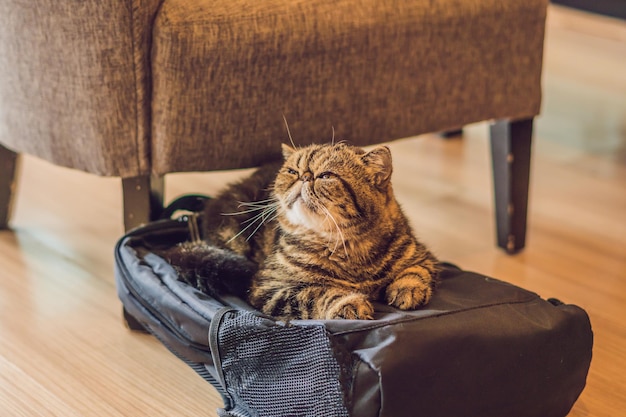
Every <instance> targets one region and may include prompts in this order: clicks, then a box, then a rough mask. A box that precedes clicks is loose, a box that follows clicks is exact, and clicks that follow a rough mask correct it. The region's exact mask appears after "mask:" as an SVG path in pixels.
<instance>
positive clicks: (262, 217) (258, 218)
mask: <svg viewBox="0 0 626 417" xmlns="http://www.w3.org/2000/svg"><path fill="white" fill-rule="evenodd" d="M277 210H278V205H277V204H275V205H269V206H266V207H265V210H263V211H262V212H260V213H258V214H257V215H255V216H253V217H251V218H250V219H247V220H245V221H243V222H242V224H245V223H249V224H248V225H247V226H246V227H244V228H243V229H241V230H240V231H239V233H237V234H236V235H234V236H233V237H231V238H230V239H229V240H228V241H227V242H226V244H229V243H231V242H232V241H233V240H235V239H237V238H238V237H239V236H241V235H242V234H243V233H244V232H245V231H246V230H248V229H250V228H251V227H252V226H255V225H256V227H255V229H254V230H253V231H252V233H250V235H249V236H248V237H247V238H246V241H247V240H249V239H250V238H251V237H252V236H254V234H255V233H256V232H257V231H258V230H259V228H260V227H261V226H262V225H263V224H264V223H266V222H268V218H269V217H270V216H272V215H274V213H275V212H276V211H277ZM276 217H277V215H274V216H273V217H272V220H273V219H274V218H276ZM269 221H271V220H269ZM257 223H258V224H257Z"/></svg>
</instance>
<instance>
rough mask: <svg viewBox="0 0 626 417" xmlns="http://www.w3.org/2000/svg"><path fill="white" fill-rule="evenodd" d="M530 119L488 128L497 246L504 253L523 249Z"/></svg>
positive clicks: (494, 124) (531, 125)
mask: <svg viewBox="0 0 626 417" xmlns="http://www.w3.org/2000/svg"><path fill="white" fill-rule="evenodd" d="M532 133H533V119H526V120H516V121H511V120H498V121H496V122H494V123H493V124H492V125H491V128H490V134H491V158H492V162H493V180H494V181H493V182H494V191H495V204H496V226H497V234H498V246H500V247H501V248H503V249H505V250H506V251H507V252H508V253H515V252H518V251H520V250H522V249H523V248H524V245H525V243H526V214H527V209H528V184H529V177H530V148H531V143H532Z"/></svg>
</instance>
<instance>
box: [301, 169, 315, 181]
mask: <svg viewBox="0 0 626 417" xmlns="http://www.w3.org/2000/svg"><path fill="white" fill-rule="evenodd" d="M300 179H301V180H302V181H304V182H309V181H312V180H313V174H312V173H310V172H308V171H307V172H305V173H304V174H302V177H300Z"/></svg>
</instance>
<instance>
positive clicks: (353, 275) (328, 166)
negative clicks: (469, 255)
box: [204, 144, 438, 319]
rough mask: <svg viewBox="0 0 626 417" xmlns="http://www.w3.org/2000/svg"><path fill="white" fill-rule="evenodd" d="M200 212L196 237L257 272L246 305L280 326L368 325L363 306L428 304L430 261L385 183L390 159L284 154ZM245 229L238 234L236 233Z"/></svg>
mask: <svg viewBox="0 0 626 417" xmlns="http://www.w3.org/2000/svg"><path fill="white" fill-rule="evenodd" d="M283 154H284V157H285V161H284V163H278V164H271V165H268V166H265V167H262V168H260V169H259V170H257V171H256V172H255V173H253V174H252V176H250V177H249V178H247V179H245V180H243V181H242V182H240V183H238V184H235V185H232V186H230V187H229V188H228V189H226V190H225V191H224V192H222V193H221V194H220V195H219V196H218V197H217V198H216V199H214V200H212V201H211V203H210V204H208V205H207V208H206V211H205V213H204V229H205V230H204V236H205V239H207V240H208V241H209V242H211V243H212V244H214V245H217V246H219V247H223V248H227V249H230V250H232V251H234V252H236V253H238V254H240V255H244V256H246V257H247V258H248V259H250V260H252V261H253V262H254V263H256V265H258V270H257V271H256V273H255V274H254V276H253V277H252V283H251V287H250V290H249V293H248V295H247V298H248V301H249V302H250V304H251V305H252V306H254V307H255V308H257V309H259V310H260V311H262V312H264V313H266V314H269V315H272V316H275V317H279V318H283V319H294V318H299V319H335V318H346V319H368V318H372V315H373V312H374V310H373V307H372V301H378V300H381V301H385V302H387V303H388V304H390V305H393V306H395V307H398V308H400V309H404V310H406V309H413V308H415V307H417V306H420V305H423V304H425V303H427V302H428V301H429V300H430V297H431V295H432V291H433V288H434V283H435V280H436V275H437V271H438V270H437V260H436V258H435V257H434V255H433V254H431V253H430V252H429V251H428V250H427V249H426V248H425V247H424V245H423V244H421V243H420V242H419V241H418V240H417V239H416V238H415V237H414V235H413V232H412V230H411V228H410V226H409V223H408V220H407V218H406V217H405V215H404V214H403V213H402V211H401V209H400V207H399V205H398V203H397V201H396V199H395V197H394V195H393V190H392V187H391V183H390V177H391V171H392V168H391V154H390V152H389V149H388V148H386V147H378V148H376V149H374V150H372V151H370V152H365V151H363V150H362V149H360V148H357V147H353V146H348V145H345V144H337V145H311V146H309V147H305V148H301V149H297V150H295V149H292V148H290V147H287V146H284V147H283ZM244 229H245V230H244Z"/></svg>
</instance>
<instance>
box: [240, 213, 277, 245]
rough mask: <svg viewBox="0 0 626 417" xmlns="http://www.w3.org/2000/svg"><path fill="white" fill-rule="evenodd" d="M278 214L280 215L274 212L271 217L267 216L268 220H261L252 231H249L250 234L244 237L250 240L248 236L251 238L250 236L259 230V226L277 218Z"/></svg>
mask: <svg viewBox="0 0 626 417" xmlns="http://www.w3.org/2000/svg"><path fill="white" fill-rule="evenodd" d="M278 216H280V213H276V214H274V215H273V216H272V217H271V218H269V219H268V220H263V221H261V223H259V225H258V226H257V227H256V228H255V229H254V230H253V231H252V233H250V236H248V237H247V238H246V241H248V240H250V238H252V236H254V234H255V233H256V232H257V231H258V230H259V228H260V227H261V226H263V224H265V222H267V223H270V222H272V221H273V220H275V219H277V218H278Z"/></svg>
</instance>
